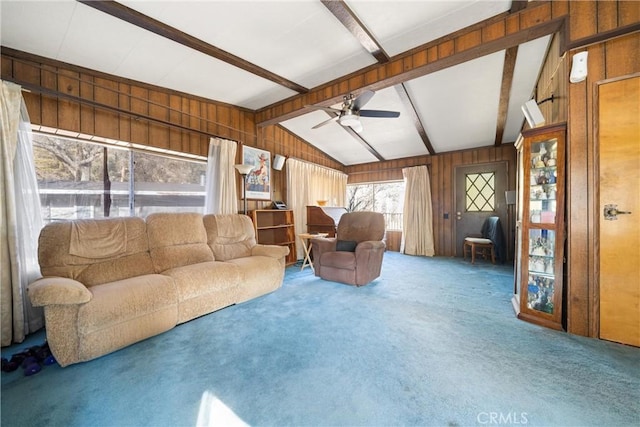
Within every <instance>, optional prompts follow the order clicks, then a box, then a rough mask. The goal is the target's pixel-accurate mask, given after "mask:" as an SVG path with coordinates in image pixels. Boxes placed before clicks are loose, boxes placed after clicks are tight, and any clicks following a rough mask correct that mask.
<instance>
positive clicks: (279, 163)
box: [273, 154, 287, 171]
mask: <svg viewBox="0 0 640 427" xmlns="http://www.w3.org/2000/svg"><path fill="white" fill-rule="evenodd" d="M285 160H287V158H286V157H284V156H281V155H280V154H276V156H275V157H274V158H273V168H274V169H275V170H277V171H281V170H282V168H283V167H284V161H285Z"/></svg>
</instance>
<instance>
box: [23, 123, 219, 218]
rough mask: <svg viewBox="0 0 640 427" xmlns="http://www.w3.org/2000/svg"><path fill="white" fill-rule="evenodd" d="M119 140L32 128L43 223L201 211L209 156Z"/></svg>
mask: <svg viewBox="0 0 640 427" xmlns="http://www.w3.org/2000/svg"><path fill="white" fill-rule="evenodd" d="M120 144H123V145H125V147H119V146H116V145H103V144H96V143H93V142H86V141H81V140H77V139H70V138H65V137H61V136H58V135H48V134H42V133H37V132H34V134H33V145H34V160H35V164H36V175H37V179H38V188H39V192H40V202H41V209H42V216H43V219H44V221H45V222H51V221H55V220H64V219H76V218H101V217H118V216H130V215H136V216H146V215H148V214H149V213H151V212H159V211H172V212H176V211H190V212H194V211H196V212H197V211H200V212H202V210H203V207H204V181H205V175H206V166H207V165H206V161H205V160H200V161H197V160H192V159H183V158H179V157H175V156H174V157H168V155H167V154H164V155H159V154H154V153H151V152H144V151H137V150H133V149H132V148H128V147H126V145H127V144H126V143H120ZM132 171H133V173H132ZM132 178H133V179H132Z"/></svg>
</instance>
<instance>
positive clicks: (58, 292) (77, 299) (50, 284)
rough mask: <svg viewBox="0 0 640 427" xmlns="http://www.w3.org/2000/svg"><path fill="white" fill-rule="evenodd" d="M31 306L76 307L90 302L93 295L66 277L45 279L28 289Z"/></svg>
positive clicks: (78, 283) (80, 284)
mask: <svg viewBox="0 0 640 427" xmlns="http://www.w3.org/2000/svg"><path fill="white" fill-rule="evenodd" d="M27 293H28V294H29V299H31V304H32V305H33V306H35V307H42V306H46V305H55V304H59V305H74V304H84V303H86V302H89V301H90V300H91V298H92V297H93V294H92V293H91V291H90V290H89V289H87V287H86V286H85V285H83V284H82V283H80V282H78V281H77V280H73V279H67V278H64V277H45V278H42V279H39V280H36V281H35V282H33V283H31V284H30V285H29V286H28V287H27Z"/></svg>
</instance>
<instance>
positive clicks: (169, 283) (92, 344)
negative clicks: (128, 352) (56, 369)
mask: <svg viewBox="0 0 640 427" xmlns="http://www.w3.org/2000/svg"><path fill="white" fill-rule="evenodd" d="M91 292H92V293H93V298H92V299H91V301H89V302H87V303H86V304H83V305H80V306H78V307H77V308H75V307H73V306H64V307H69V308H70V309H74V308H75V309H77V325H78V326H77V328H78V329H77V334H78V336H77V346H78V347H77V350H76V351H77V353H76V355H75V356H73V357H72V359H71V360H66V362H65V364H68V363H69V362H71V363H73V362H75V361H85V360H91V359H94V358H96V357H99V356H102V355H104V354H107V353H110V352H112V351H115V350H119V349H121V348H124V347H126V346H128V345H131V344H134V343H136V342H138V341H141V340H144V339H147V338H150V337H152V336H154V335H157V334H160V333H162V332H166V331H168V330H170V329H171V328H173V327H174V326H175V325H176V323H177V320H178V305H177V297H176V289H175V286H174V284H173V280H172V279H171V278H170V277H166V276H161V275H157V274H150V275H145V276H138V277H133V278H130V279H125V280H120V281H117V282H111V283H105V284H102V285H96V286H92V287H91ZM57 307H58V306H49V307H47V309H51V310H53V309H54V308H57ZM51 319H52V318H51V316H47V328H48V329H47V337H49V328H50V327H52V328H53V327H55V322H53V323H54V324H50V323H51V322H49V320H51ZM59 332H60V331H59ZM65 332H66V333H68V334H74V333H75V331H73V330H72V329H69V330H67V331H65ZM58 338H59V337H58ZM53 344H54V341H53V340H52V345H53ZM63 347H64V346H63ZM52 348H53V347H52ZM56 357H57V356H56Z"/></svg>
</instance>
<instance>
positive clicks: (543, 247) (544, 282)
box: [527, 230, 556, 314]
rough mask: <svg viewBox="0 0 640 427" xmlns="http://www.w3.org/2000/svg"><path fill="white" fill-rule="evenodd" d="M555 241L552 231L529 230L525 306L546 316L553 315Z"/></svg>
mask: <svg viewBox="0 0 640 427" xmlns="http://www.w3.org/2000/svg"><path fill="white" fill-rule="evenodd" d="M555 240H556V237H555V232H554V231H553V230H529V283H528V284H527V306H528V308H530V309H531V310H538V311H541V312H543V313H548V314H553V300H554V290H555V265H554V264H555V257H554V252H555V250H554V249H555Z"/></svg>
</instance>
